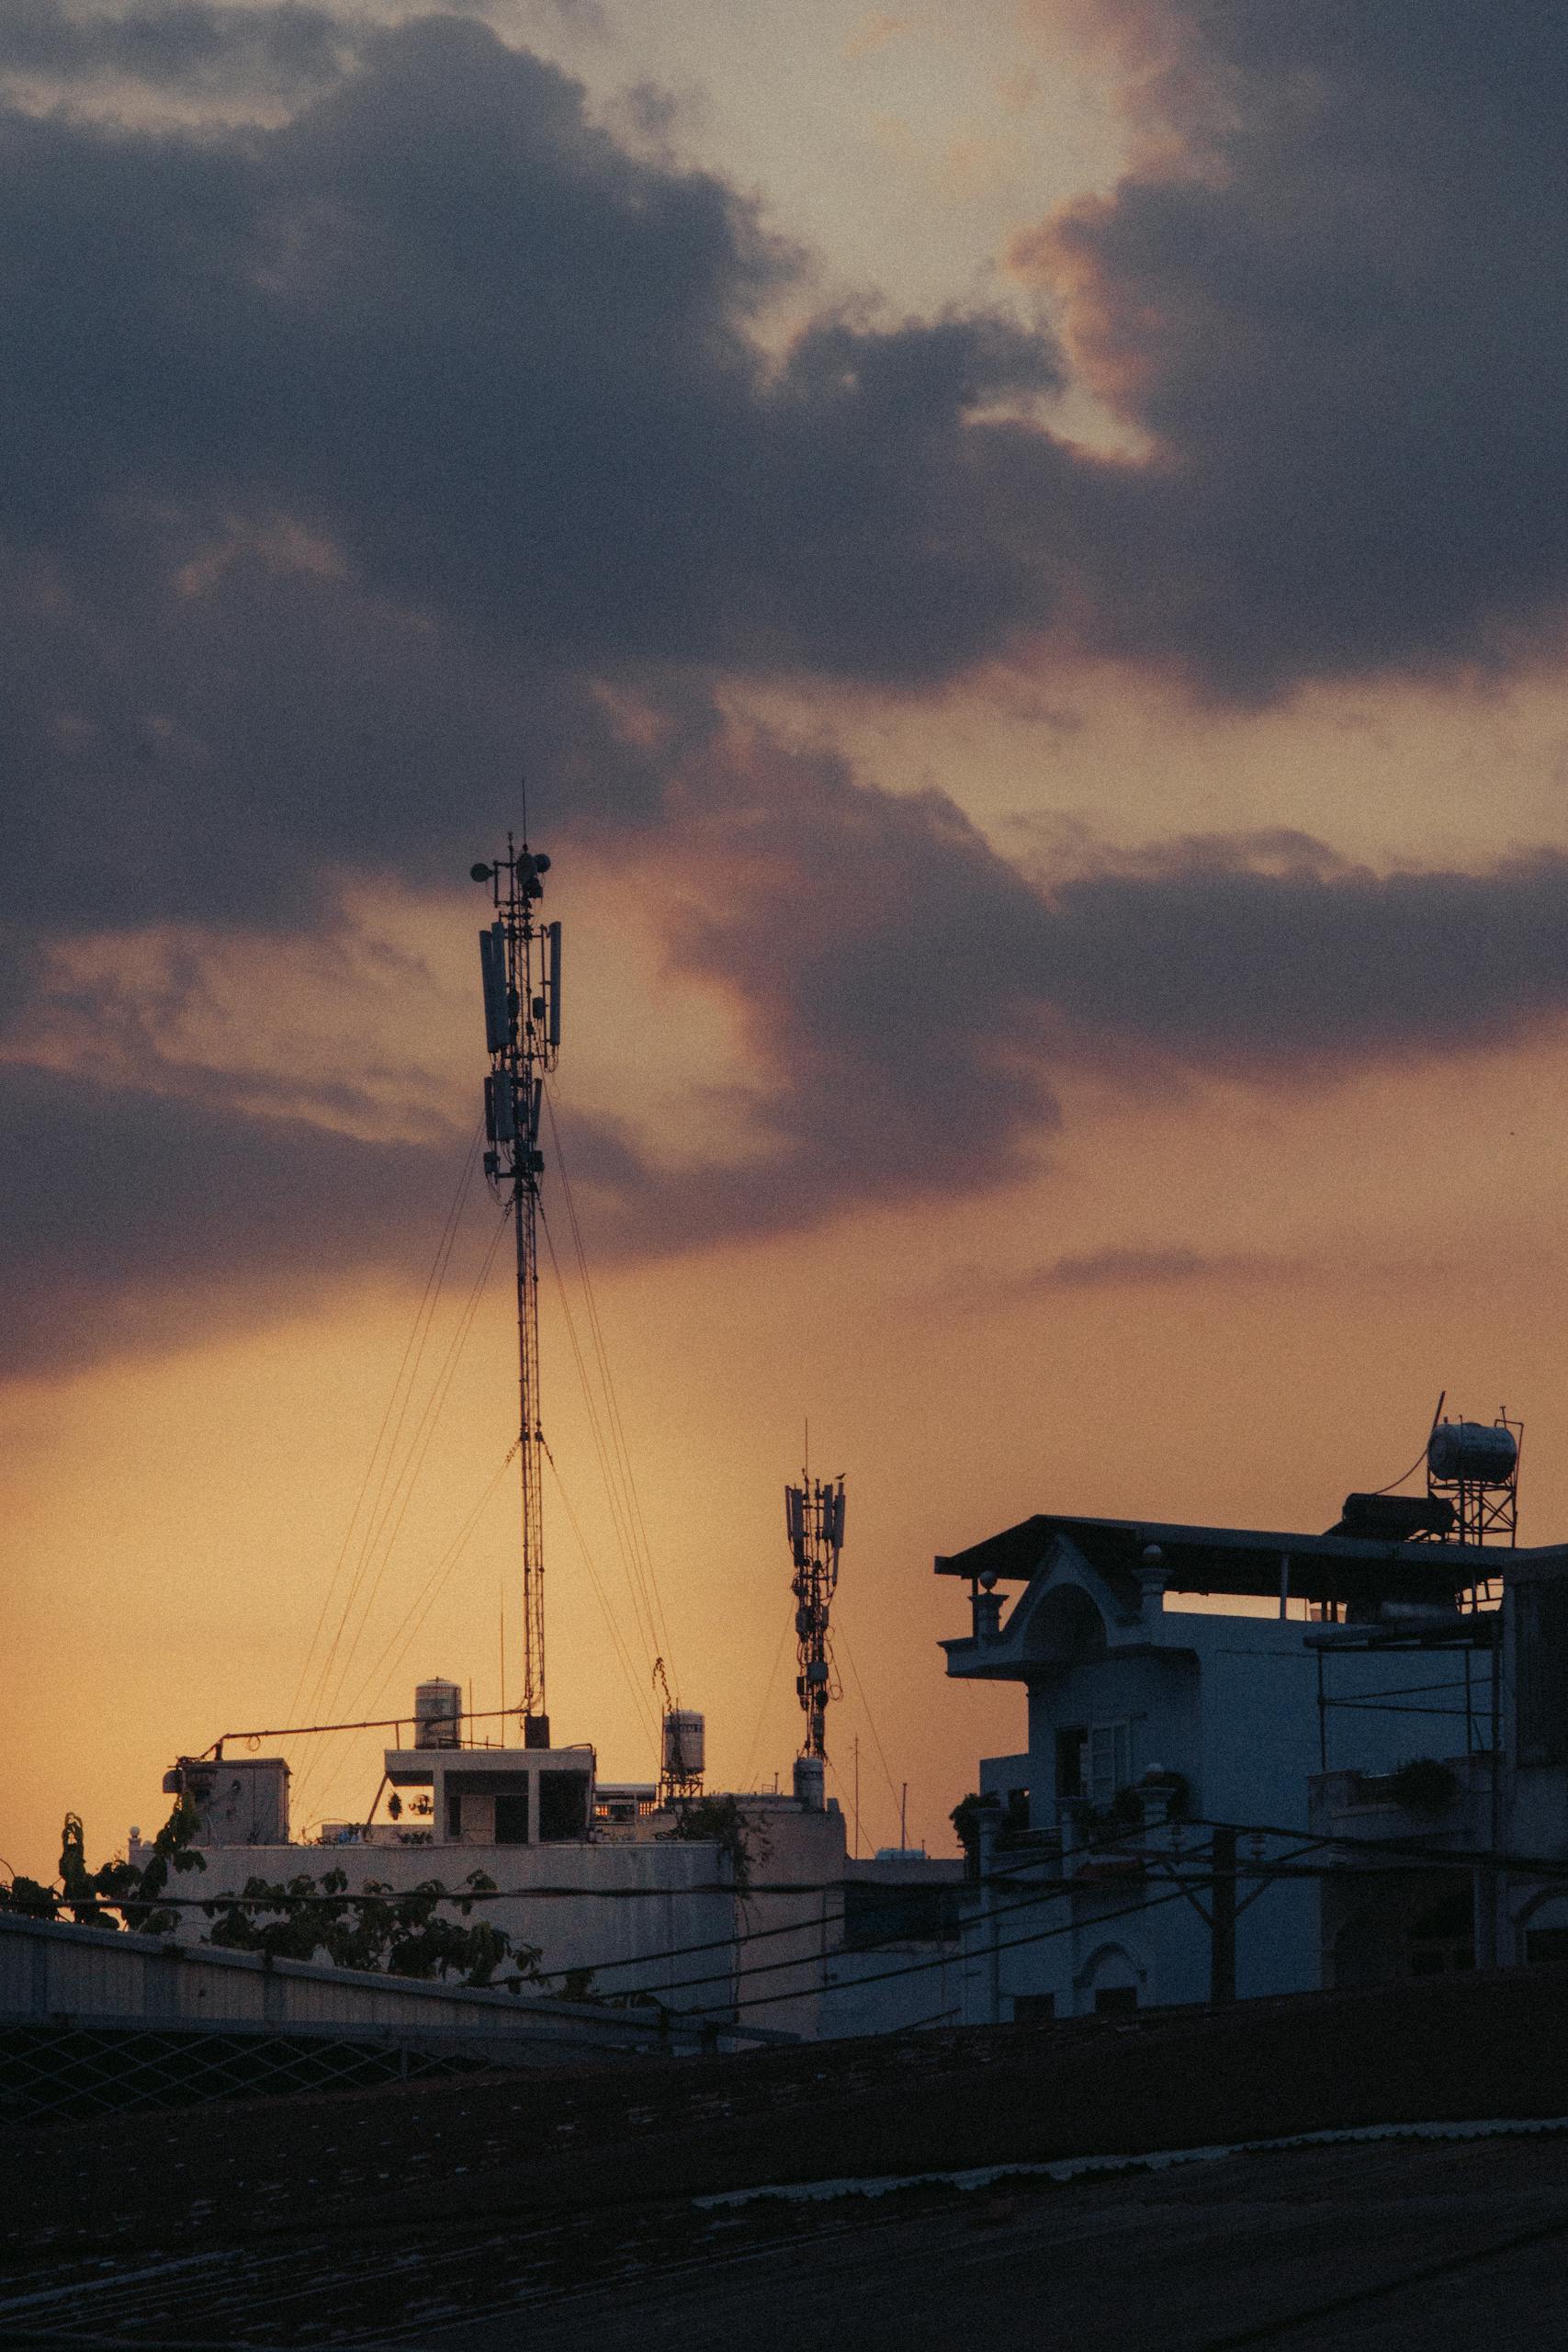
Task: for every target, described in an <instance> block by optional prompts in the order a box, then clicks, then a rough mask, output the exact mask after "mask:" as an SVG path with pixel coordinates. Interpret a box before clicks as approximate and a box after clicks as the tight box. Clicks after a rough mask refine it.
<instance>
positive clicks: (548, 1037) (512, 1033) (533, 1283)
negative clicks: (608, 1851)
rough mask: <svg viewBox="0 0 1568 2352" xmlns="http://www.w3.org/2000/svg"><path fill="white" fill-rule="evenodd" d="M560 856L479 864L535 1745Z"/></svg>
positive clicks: (539, 1730)
mask: <svg viewBox="0 0 1568 2352" xmlns="http://www.w3.org/2000/svg"><path fill="white" fill-rule="evenodd" d="M549 866H550V861H549V859H548V858H547V857H546V856H544V855H543V854H535V853H533V852H532V851H530V849H529V847H528V844H527V842H526V840H525V841H524V842H523V843H522V845H521V847H519V846H518V845H517V844H516V843H515V842H513V837H512V835H511V834H510V833H508V835H507V836H506V855H505V856H504V857H502V858H497V859H496V860H495V862H494V864H493V865H476V866H474V867H473V868H472V869H471V871H472V874H473V878H474V880H475V881H476V882H488V883H489V884H490V886H491V895H492V898H493V900H494V905H495V910H496V918H495V921H494V922H492V923H491V925H490V926H489V928H488V929H487V930H485V931H481V932H480V933H479V968H480V972H481V974H482V977H483V981H484V1012H485V1044H486V1046H488V1048H489V1051H490V1061H491V1067H490V1076H489V1077H488V1078H487V1079H486V1080H485V1139H486V1145H487V1148H486V1151H485V1156H484V1169H485V1174H486V1175H487V1176H488V1177H489V1179H490V1182H491V1190H492V1191H493V1192H494V1193H496V1194H497V1196H498V1197H499V1198H501V1199H503V1200H506V1201H508V1203H509V1204H510V1210H511V1214H512V1217H513V1223H514V1225H515V1227H516V1243H517V1390H518V1419H517V1450H518V1460H519V1463H520V1465H521V1484H522V1569H523V1689H522V1693H521V1698H520V1702H519V1707H518V1713H520V1715H521V1716H522V1719H523V1745H524V1746H525V1747H548V1746H549V1744H550V1719H549V1715H548V1713H547V1702H546V1696H545V1537H544V1474H543V1462H544V1432H543V1430H542V1429H541V1427H540V1423H539V1248H538V1215H539V1177H540V1175H541V1173H542V1171H543V1169H544V1165H545V1160H544V1155H543V1153H542V1152H541V1151H540V1149H539V1109H540V1103H541V1101H542V1098H543V1094H544V1082H545V1079H546V1077H547V1074H548V1073H549V1072H550V1071H551V1070H553V1069H555V1066H556V1057H557V1055H558V1051H559V1048H560V925H559V923H558V922H550V923H540V922H536V920H535V910H536V906H537V904H538V901H539V899H541V898H542V897H543V896H544V889H545V876H546V875H547V873H548V871H549Z"/></svg>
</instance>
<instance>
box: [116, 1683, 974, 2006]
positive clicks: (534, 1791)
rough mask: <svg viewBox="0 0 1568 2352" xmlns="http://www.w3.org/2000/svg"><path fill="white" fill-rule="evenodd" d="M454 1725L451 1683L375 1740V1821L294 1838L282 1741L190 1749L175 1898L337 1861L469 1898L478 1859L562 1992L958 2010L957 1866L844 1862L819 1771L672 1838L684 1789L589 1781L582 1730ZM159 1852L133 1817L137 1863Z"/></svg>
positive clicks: (502, 1912)
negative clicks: (469, 1730)
mask: <svg viewBox="0 0 1568 2352" xmlns="http://www.w3.org/2000/svg"><path fill="white" fill-rule="evenodd" d="M433 1687H434V1686H423V1690H428V1689H430V1688H433ZM448 1688H450V1689H451V1690H452V1691H454V1692H455V1691H456V1686H448ZM463 1739H464V1730H463V1724H462V1720H461V1717H460V1714H459V1713H457V1712H456V1702H455V1700H454V1702H453V1708H452V1711H451V1712H449V1713H441V1714H440V1715H432V1714H430V1713H422V1715H421V1717H420V1719H419V1721H418V1723H417V1724H416V1731H415V1740H414V1744H413V1745H412V1747H401V1746H400V1747H393V1748H389V1749H388V1751H387V1753H386V1758H385V1776H384V1779H383V1781H382V1785H381V1788H380V1790H378V1792H377V1801H376V1803H375V1804H373V1805H372V1806H371V1808H370V1817H368V1818H367V1820H365V1821H363V1822H357V1823H354V1822H336V1823H330V1824H327V1825H326V1826H324V1827H323V1829H322V1830H321V1833H320V1836H319V1838H318V1839H317V1840H316V1841H313V1842H311V1843H310V1844H304V1845H302V1844H298V1843H295V1842H292V1840H291V1838H290V1834H289V1821H288V1764H287V1763H286V1762H285V1761H284V1759H283V1758H280V1757H265V1756H249V1755H243V1756H232V1757H231V1756H226V1755H224V1754H223V1753H222V1752H221V1743H220V1751H219V1752H218V1753H217V1754H212V1755H208V1756H204V1757H198V1758H191V1757H186V1758H181V1759H180V1761H179V1763H178V1764H177V1765H176V1766H175V1768H174V1770H172V1771H171V1772H170V1773H169V1774H168V1776H167V1778H166V1780H165V1783H164V1786H165V1790H166V1792H170V1793H184V1794H186V1795H187V1796H189V1797H190V1799H191V1800H192V1802H193V1803H194V1804H196V1806H197V1810H198V1813H199V1815H200V1828H199V1832H198V1835H197V1847H198V1849H199V1851H200V1853H201V1855H202V1859H203V1862H204V1865H205V1867H204V1869H203V1871H201V1873H200V1874H199V1875H197V1873H195V1872H191V1873H189V1874H187V1875H185V1876H182V1877H181V1878H180V1879H179V1880H178V1881H177V1882H176V1883H175V1884H174V1885H173V1886H172V1888H171V1890H170V1891H171V1893H173V1894H175V1895H176V1896H179V1897H181V1898H184V1899H185V1901H186V1903H187V1904H195V1905H199V1904H201V1903H206V1902H210V1901H213V1900H214V1899H215V1898H218V1897H221V1896H233V1895H239V1894H243V1892H244V1890H245V1887H246V1885H247V1883H248V1882H250V1881H251V1880H253V1879H255V1880H260V1881H262V1882H264V1883H266V1884H268V1885H278V1884H286V1883H288V1882H289V1881H291V1880H295V1879H299V1878H301V1877H303V1878H308V1879H310V1880H312V1881H314V1882H315V1883H317V1884H318V1885H319V1884H320V1883H321V1880H322V1878H323V1877H324V1875H325V1874H326V1873H327V1872H328V1871H343V1872H344V1874H345V1876H346V1879H347V1882H348V1891H349V1892H350V1893H355V1892H360V1891H363V1890H364V1889H365V1888H366V1887H367V1885H368V1884H370V1883H377V1884H380V1885H385V1886H388V1887H390V1888H391V1889H393V1890H395V1891H397V1892H400V1893H402V1892H408V1891H412V1889H414V1888H416V1887H417V1886H419V1885H420V1884H421V1883H425V1882H429V1881H431V1880H436V1881H438V1882H439V1883H440V1884H441V1885H442V1886H443V1887H445V1888H446V1889H447V1890H449V1891H450V1892H451V1894H453V1895H454V1896H455V1897H461V1896H462V1895H463V1894H464V1893H465V1892H466V1891H468V1881H469V1880H470V1878H471V1877H472V1876H474V1875H475V1874H479V1875H480V1876H482V1877H483V1878H484V1879H486V1880H488V1881H489V1882H490V1883H491V1887H493V1888H494V1889H496V1890H498V1893H497V1894H495V1895H494V1896H491V1895H490V1894H485V1895H484V1896H483V1897H482V1898H481V1900H480V1902H479V1903H478V1904H477V1905H475V1907H474V1909H473V1911H472V1912H471V1913H470V1914H469V1915H468V1916H469V1917H471V1918H476V1919H477V1918H481V1917H482V1918H485V1919H488V1920H490V1921H491V1922H492V1923H493V1924H494V1925H495V1926H496V1927H497V1928H501V1929H502V1930H503V1931H504V1932H505V1933H506V1934H507V1935H508V1936H509V1937H510V1938H511V1939H513V1943H514V1944H526V1945H536V1946H538V1947H539V1948H540V1952H541V1962H540V1964H541V1967H542V1968H543V1969H544V1970H545V1971H546V1972H547V1977H546V1982H545V1985H544V1986H543V1988H542V1989H544V1990H546V1991H551V1990H553V1991H554V1992H556V1993H557V1994H558V1995H559V1994H563V1993H568V1992H570V1996H572V1997H573V1998H576V1999H581V1998H583V1997H588V1998H591V1999H604V1998H610V1999H616V2000H619V1999H622V1998H625V1997H626V1996H644V1997H646V1998H649V1999H652V2000H655V2001H657V2002H659V2003H660V2005H662V2006H663V2007H668V2008H670V2009H671V2010H679V2011H681V2012H682V2013H683V2014H685V2015H688V2016H698V2017H702V2018H705V2019H708V2020H710V2021H713V2022H716V2023H723V2024H726V2025H737V2026H741V2027H749V2028H752V2029H760V2030H762V2031H764V2032H778V2033H783V2034H786V2035H790V2036H800V2037H807V2038H813V2037H816V2036H818V2035H838V2034H846V2033H865V2032H888V2031H893V2030H897V2029H899V2028H901V2027H906V2026H909V2025H915V2024H919V2023H924V2022H927V2021H928V2020H931V2019H932V2018H938V2017H941V2016H943V2015H946V2016H952V2015H953V2014H955V2013H956V2008H957V2005H958V1989H957V1975H958V1950H959V1924H958V1906H957V1898H958V1894H959V1881H960V1877H961V1873H962V1865H961V1864H960V1863H959V1862H957V1861H952V1862H948V1861H931V1860H926V1859H925V1858H923V1857H919V1856H917V1857H912V1858H911V1857H883V1858H880V1859H876V1860H864V1861H861V1860H854V1859H853V1858H852V1857H851V1856H850V1855H849V1853H848V1851H847V1849H846V1840H845V1824H844V1816H843V1815H842V1813H841V1812H840V1808H839V1806H838V1804H837V1803H836V1802H834V1801H832V1800H829V1801H828V1802H827V1803H826V1804H824V1803H823V1802H822V1801H821V1797H820V1794H819V1787H820V1782H819V1780H818V1779H814V1778H813V1776H811V1775H806V1776H804V1777H803V1793H802V1794H800V1795H795V1796H782V1795H770V1794H748V1795H745V1796H743V1797H741V1798H739V1799H738V1800H737V1803H738V1804H739V1808H740V1818H741V1823H742V1826H743V1835H744V1839H745V1844H746V1848H747V1849H748V1850H747V1853H746V1854H745V1856H744V1857H743V1858H741V1857H738V1856H737V1855H735V1854H734V1853H732V1852H731V1851H729V1850H728V1849H727V1847H726V1845H725V1844H724V1843H723V1842H722V1841H710V1840H705V1839H702V1838H691V1837H690V1836H687V1835H682V1834H681V1807H680V1805H679V1804H676V1803H673V1802H671V1803H663V1804H661V1803H660V1798H659V1792H658V1791H657V1790H656V1789H655V1787H654V1786H653V1785H652V1784H651V1783H649V1784H636V1783H629V1784H628V1783H621V1782H615V1783H601V1782H599V1781H598V1780H597V1777H596V1772H595V1763H594V1755H593V1751H592V1748H591V1747H586V1746H583V1747H548V1748H536V1747H490V1746H485V1747H470V1746H468V1745H465V1744H463ZM383 1800H385V1802H384V1803H383ZM687 1826H688V1828H689V1827H690V1826H692V1825H691V1824H688V1825H687ZM150 1851H151V1849H150V1846H149V1845H148V1844H147V1843H145V1842H143V1841H141V1840H140V1839H139V1838H138V1836H137V1833H135V1832H133V1833H132V1842H131V1845H130V1860H132V1861H133V1862H137V1863H142V1862H145V1861H146V1860H148V1858H149V1855H150ZM738 1860H739V1871H738V1869H737V1862H738ZM741 1882H745V1883H741ZM450 1916H452V1917H459V1916H461V1915H459V1914H458V1913H457V1910H456V1909H455V1908H452V1909H451V1913H450ZM210 1925H211V1922H210V1920H209V1917H207V1916H206V1915H205V1914H204V1913H203V1912H202V1911H201V1910H200V1909H199V1908H189V1909H186V1910H183V1911H182V1914H181V1919H180V1928H179V1932H180V1933H181V1934H182V1935H184V1936H186V1937H187V1938H197V1937H200V1936H202V1935H204V1934H205V1933H206V1932H207V1931H208V1930H209V1927H210ZM569 1974H570V1982H569Z"/></svg>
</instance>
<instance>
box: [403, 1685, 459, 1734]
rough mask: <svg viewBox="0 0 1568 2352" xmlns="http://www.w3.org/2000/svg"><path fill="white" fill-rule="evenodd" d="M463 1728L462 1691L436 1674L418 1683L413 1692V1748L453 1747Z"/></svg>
mask: <svg viewBox="0 0 1568 2352" xmlns="http://www.w3.org/2000/svg"><path fill="white" fill-rule="evenodd" d="M462 1730H463V1692H462V1688H461V1686H460V1685H459V1684H458V1683H456V1682H447V1681H446V1680H445V1679H443V1677H442V1676H440V1675H439V1674H437V1675H434V1676H433V1677H432V1678H431V1679H430V1680H429V1681H428V1682H422V1683H420V1684H419V1685H418V1686H417V1688H416V1689H415V1691H414V1694H413V1744H414V1746H415V1747H457V1746H458V1744H459V1742H460V1740H461V1737H462Z"/></svg>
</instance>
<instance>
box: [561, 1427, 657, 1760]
mask: <svg viewBox="0 0 1568 2352" xmlns="http://www.w3.org/2000/svg"><path fill="white" fill-rule="evenodd" d="M541 1442H542V1443H544V1452H545V1460H546V1461H547V1463H548V1464H549V1465H550V1470H551V1474H552V1475H553V1476H554V1478H555V1482H556V1492H557V1494H558V1496H559V1498H560V1505H561V1509H562V1510H564V1511H565V1513H566V1516H567V1522H568V1524H569V1525H570V1529H571V1532H572V1533H573V1535H574V1536H575V1537H576V1539H577V1548H578V1551H579V1553H580V1554H581V1558H582V1565H583V1566H584V1567H585V1568H586V1569H587V1571H588V1580H589V1582H590V1583H591V1584H592V1588H593V1597H594V1599H595V1600H597V1601H598V1603H599V1608H600V1612H601V1614H602V1615H603V1617H604V1630H605V1632H606V1633H607V1634H609V1636H610V1641H611V1645H612V1646H613V1647H614V1649H615V1658H616V1662H617V1664H618V1665H619V1667H620V1669H621V1672H622V1674H623V1675H624V1676H625V1677H626V1688H627V1690H628V1691H630V1692H631V1694H632V1701H633V1703H634V1704H635V1706H636V1707H637V1713H639V1715H640V1716H641V1717H642V1725H643V1729H644V1731H646V1732H647V1734H648V1736H649V1739H650V1740H652V1742H653V1744H654V1747H655V1748H657V1747H658V1744H659V1726H658V1724H657V1723H656V1722H655V1720H654V1715H653V1710H652V1708H651V1707H650V1706H649V1700H648V1693H647V1691H646V1690H645V1689H644V1687H643V1685H642V1683H641V1682H640V1681H639V1680H638V1679H637V1674H636V1672H635V1671H634V1669H633V1667H632V1662H631V1657H630V1655H629V1653H628V1652H627V1649H626V1644H625V1642H624V1641H623V1640H622V1639H621V1629H620V1627H619V1626H618V1625H617V1624H616V1623H615V1612H614V1611H612V1609H611V1607H610V1603H609V1600H608V1598H607V1596H606V1594H605V1591H604V1585H603V1583H602V1581H601V1580H600V1576H599V1571H598V1569H597V1568H596V1567H595V1566H594V1565H593V1555H592V1552H591V1551H590V1550H589V1548H588V1539H587V1537H586V1536H585V1535H584V1534H583V1532H582V1527H581V1521H579V1519H578V1516H577V1513H576V1511H575V1510H573V1509H572V1505H571V1498H570V1495H569V1494H568V1493H567V1490H566V1485H565V1482H564V1480H563V1479H562V1477H561V1475H560V1471H559V1470H558V1467H557V1465H556V1457H555V1455H554V1454H553V1453H551V1452H550V1449H549V1445H548V1443H547V1442H545V1441H541Z"/></svg>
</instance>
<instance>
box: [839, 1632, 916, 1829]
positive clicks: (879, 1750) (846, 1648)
mask: <svg viewBox="0 0 1568 2352" xmlns="http://www.w3.org/2000/svg"><path fill="white" fill-rule="evenodd" d="M836 1639H837V1640H838V1641H839V1642H840V1644H841V1645H842V1647H843V1652H844V1656H845V1657H846V1658H848V1660H849V1662H850V1672H851V1673H852V1675H853V1676H854V1679H855V1689H856V1690H857V1691H859V1693H860V1702H861V1705H862V1707H863V1710H864V1712H865V1719H866V1722H867V1724H869V1725H870V1726H871V1736H872V1740H873V1743H874V1746H875V1748H876V1757H877V1761H878V1763H879V1764H880V1765H881V1767H882V1777H883V1779H884V1780H885V1781H886V1783H887V1793H888V1795H889V1796H890V1797H891V1798H892V1800H893V1802H894V1804H896V1805H900V1806H901V1800H900V1798H899V1794H898V1791H897V1787H896V1786H895V1784H894V1780H893V1775H892V1773H891V1772H890V1771H889V1770H888V1769H887V1758H886V1755H885V1754H884V1752H883V1747H882V1735H881V1733H880V1732H879V1731H878V1730H877V1728H876V1718H875V1716H874V1714H873V1713H872V1712H871V1701H870V1700H869V1699H868V1698H867V1697H866V1695H865V1684H864V1683H863V1681H862V1680H861V1673H860V1668H859V1667H858V1666H857V1665H856V1664H855V1659H854V1652H853V1651H852V1649H851V1647H850V1639H849V1635H848V1634H846V1633H845V1632H844V1629H843V1627H842V1626H841V1625H840V1626H839V1627H838V1629H837V1634H836Z"/></svg>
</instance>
